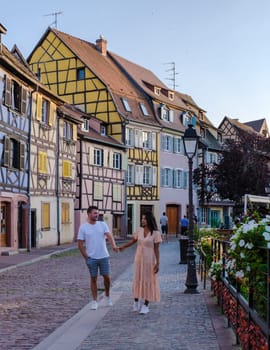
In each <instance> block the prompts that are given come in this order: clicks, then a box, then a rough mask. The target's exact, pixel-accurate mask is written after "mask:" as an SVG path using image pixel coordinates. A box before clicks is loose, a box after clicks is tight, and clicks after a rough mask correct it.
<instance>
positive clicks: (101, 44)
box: [96, 35, 107, 56]
mask: <svg viewBox="0 0 270 350" xmlns="http://www.w3.org/2000/svg"><path fill="white" fill-rule="evenodd" d="M96 47H97V49H98V51H100V52H101V54H102V55H103V56H106V54H107V40H106V39H105V38H104V36H103V35H100V37H99V39H97V40H96Z"/></svg>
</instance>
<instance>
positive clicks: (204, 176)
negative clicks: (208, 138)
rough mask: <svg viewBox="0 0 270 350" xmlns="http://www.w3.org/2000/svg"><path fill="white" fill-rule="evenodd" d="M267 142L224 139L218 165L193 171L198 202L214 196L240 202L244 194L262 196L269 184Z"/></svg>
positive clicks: (252, 137) (269, 142)
mask: <svg viewBox="0 0 270 350" xmlns="http://www.w3.org/2000/svg"><path fill="white" fill-rule="evenodd" d="M269 151H270V140H269V139H267V138H262V137H258V136H257V135H254V134H248V133H242V134H241V133H240V134H239V137H238V139H237V140H232V139H230V140H226V142H225V143H224V147H223V151H222V153H221V158H220V161H219V163H218V164H214V165H212V166H211V167H208V166H207V165H201V166H200V167H199V168H198V169H196V171H194V182H195V183H196V184H197V185H198V187H199V188H200V190H199V193H198V194H199V197H200V199H201V200H204V201H208V200H210V199H211V198H212V197H213V195H214V194H215V193H217V194H218V195H219V196H220V197H221V198H222V199H229V200H233V201H235V202H236V203H240V202H241V199H242V197H243V195H244V194H247V193H248V194H255V195H265V187H266V186H268V184H269V179H270V176H269V175H270V174H269V166H268V162H269V156H268V154H269Z"/></svg>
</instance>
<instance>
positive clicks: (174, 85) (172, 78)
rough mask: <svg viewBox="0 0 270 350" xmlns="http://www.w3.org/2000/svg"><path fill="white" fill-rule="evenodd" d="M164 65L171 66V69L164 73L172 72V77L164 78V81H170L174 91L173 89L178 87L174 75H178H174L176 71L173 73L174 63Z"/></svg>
mask: <svg viewBox="0 0 270 350" xmlns="http://www.w3.org/2000/svg"><path fill="white" fill-rule="evenodd" d="M164 64H169V65H170V66H171V68H170V69H167V70H166V72H172V73H171V74H172V77H171V78H166V79H167V80H171V81H172V84H173V90H175V88H176V87H177V86H178V85H176V75H177V74H179V73H176V71H175V62H167V63H164Z"/></svg>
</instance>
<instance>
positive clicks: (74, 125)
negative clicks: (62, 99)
mask: <svg viewBox="0 0 270 350" xmlns="http://www.w3.org/2000/svg"><path fill="white" fill-rule="evenodd" d="M72 127H73V133H72V139H73V140H74V141H77V125H76V124H73V125H72Z"/></svg>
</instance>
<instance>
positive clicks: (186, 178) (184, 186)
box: [183, 171, 188, 189]
mask: <svg viewBox="0 0 270 350" xmlns="http://www.w3.org/2000/svg"><path fill="white" fill-rule="evenodd" d="M187 184H188V172H187V171H184V172H183V188H185V189H186V188H187Z"/></svg>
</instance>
